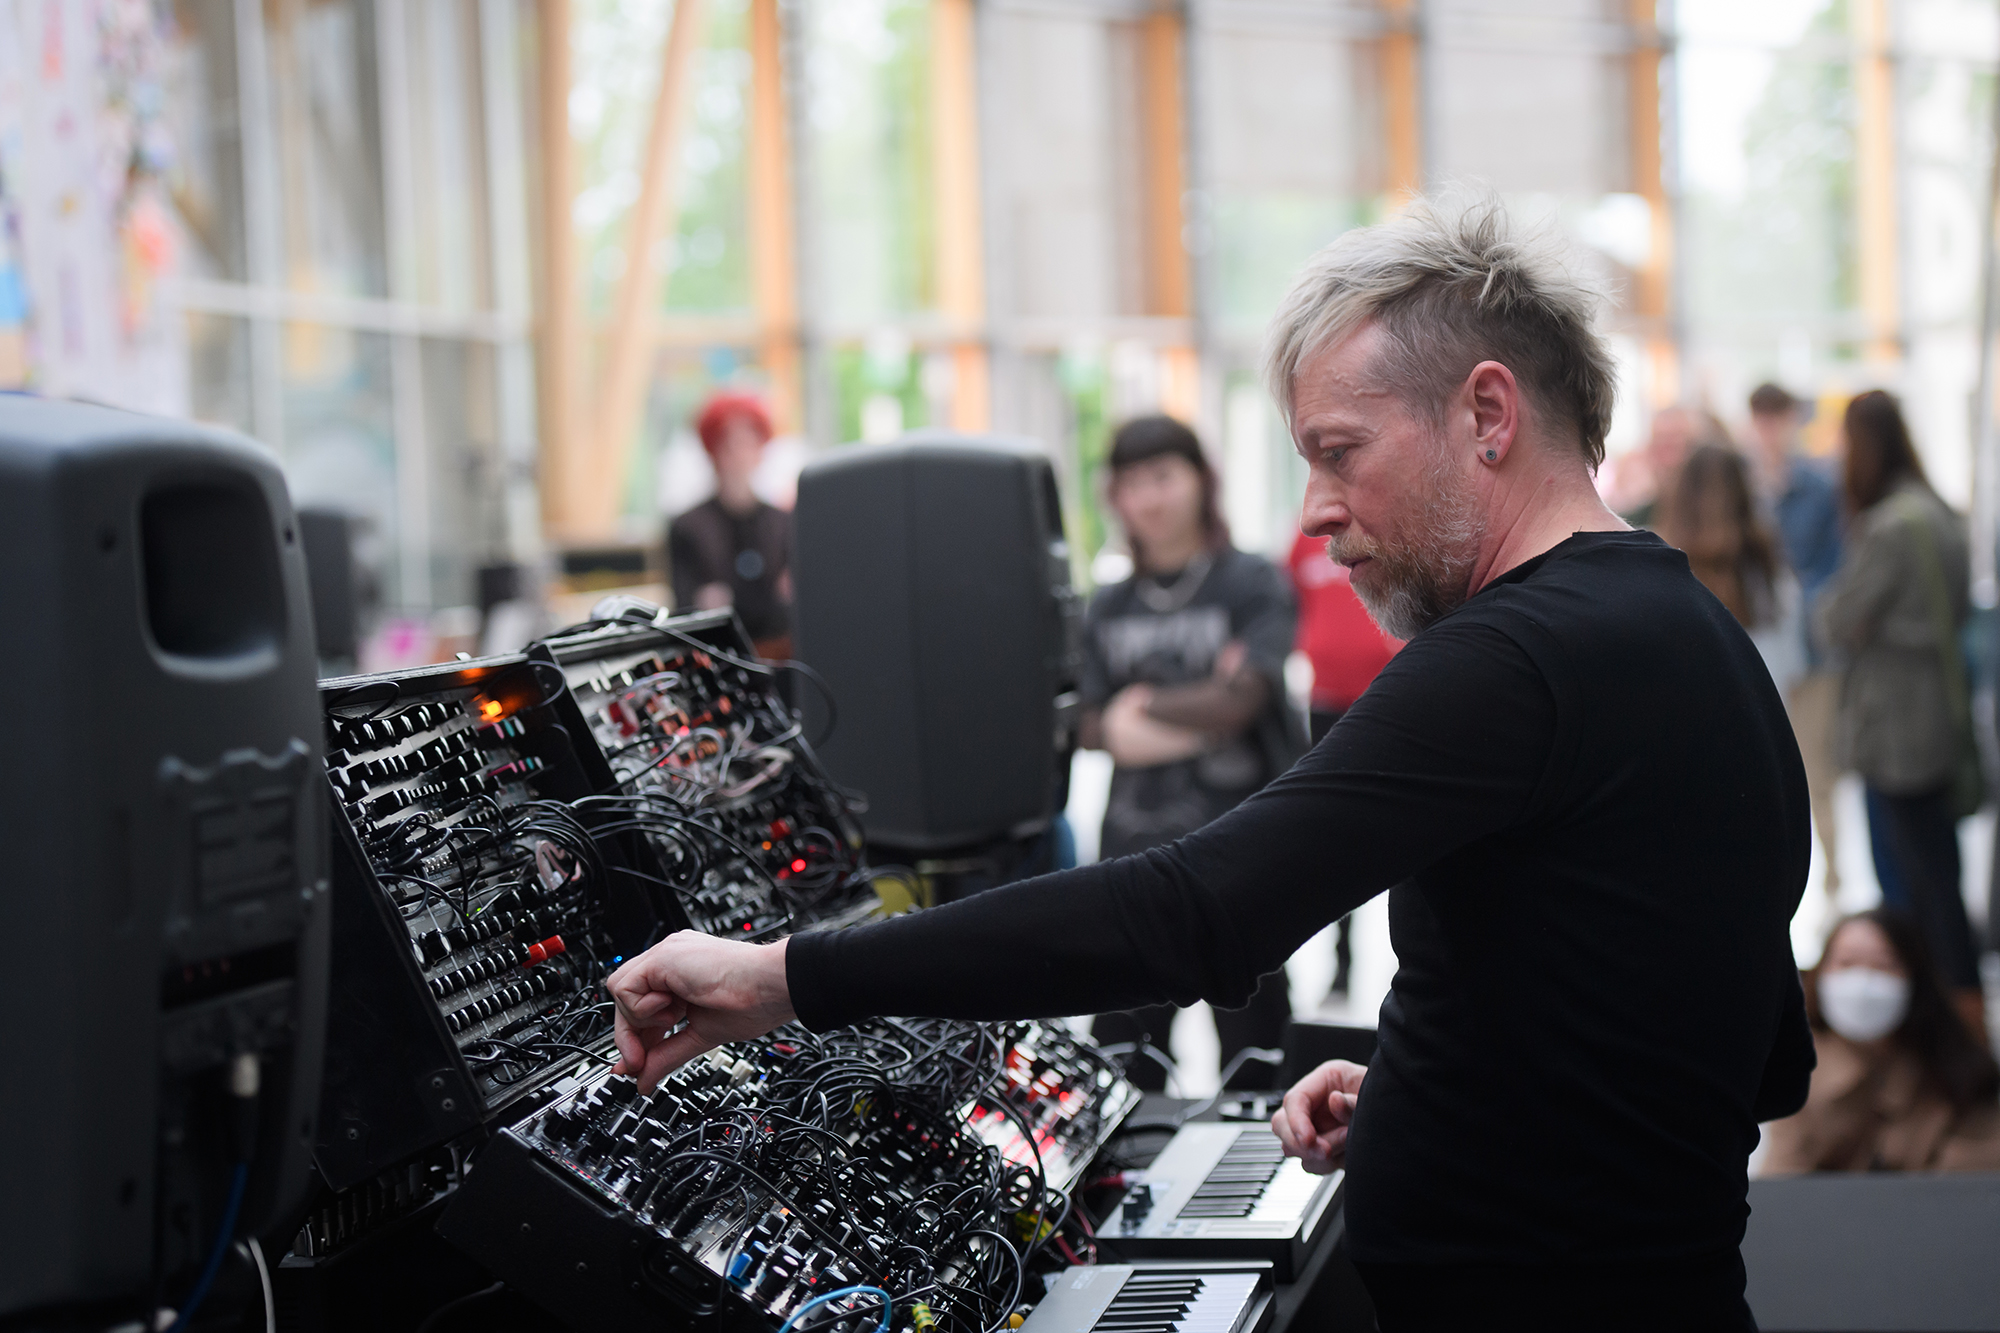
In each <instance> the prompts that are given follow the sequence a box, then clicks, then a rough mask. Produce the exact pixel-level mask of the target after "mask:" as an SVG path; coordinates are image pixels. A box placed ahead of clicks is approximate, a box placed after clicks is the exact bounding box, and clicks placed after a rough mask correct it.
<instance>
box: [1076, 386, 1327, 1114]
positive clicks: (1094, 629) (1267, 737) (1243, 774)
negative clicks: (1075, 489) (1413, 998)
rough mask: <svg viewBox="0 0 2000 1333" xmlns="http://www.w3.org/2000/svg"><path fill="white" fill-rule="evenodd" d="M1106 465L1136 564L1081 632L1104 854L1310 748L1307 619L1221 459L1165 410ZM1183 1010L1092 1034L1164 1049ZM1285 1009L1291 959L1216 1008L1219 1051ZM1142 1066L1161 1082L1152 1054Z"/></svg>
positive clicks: (1214, 809)
mask: <svg viewBox="0 0 2000 1333" xmlns="http://www.w3.org/2000/svg"><path fill="white" fill-rule="evenodd" d="M1110 464H1111V468H1110V472H1111V476H1110V488H1109V489H1110V500H1111V507H1112V509H1113V510H1114V511H1116V513H1117V515H1118V521H1119V523H1120V524H1121V525H1122V526H1123V528H1124V530H1125V540H1126V542H1127V544H1128V545H1129V546H1130V547H1131V551H1132V566H1133V568H1132V576H1131V577H1130V578H1128V579H1126V580H1125V581H1123V582H1122V583H1115V584H1112V585H1110V586H1108V587H1105V588H1100V589H1099V590H1098V592H1097V595H1096V596H1095V597H1094V598H1093V599H1092V600H1091V603H1090V611H1089V614H1088V616H1087V617H1086V619H1085V622H1084V646H1083V662H1084V666H1083V707H1084V716H1083V734H1082V739H1083V744H1084V745H1085V746H1086V747H1088V748H1091V749H1100V750H1108V751H1110V753H1111V758H1112V762H1113V764H1114V765H1115V767H1114V768H1113V770H1112V776H1111V796H1110V800H1109V803H1108V804H1107V806H1106V807H1105V812H1104V830H1103V837H1102V841H1101V844H1100V846H1101V853H1100V854H1101V855H1103V856H1105V857H1114V856H1129V855H1131V854H1133V853H1135V852H1142V851H1145V850H1146V849H1147V848H1150V847H1159V846H1164V845H1165V844H1167V843H1170V842H1173V841H1174V840H1175V839H1177V838H1180V837H1182V836H1183V835H1185V834H1188V833H1192V832H1194V831H1195V830H1196V829H1198V828H1200V827H1201V826H1202V825H1204V824H1206V823H1208V822H1209V821H1210V820H1212V819H1214V818H1215V817H1216V816H1218V815H1221V814H1224V813H1226V812H1227V811H1229V810H1231V809H1233V808H1234V807H1235V806H1236V804H1237V803H1238V802H1240V801H1242V800H1243V798H1244V797H1246V796H1249V795H1250V794H1251V793H1253V792H1255V791H1256V790H1257V789H1258V788H1259V787H1262V786H1263V785H1264V784H1265V783H1267V782H1269V781H1270V780H1271V779H1272V778H1274V777H1277V776H1278V774H1280V773H1282V772H1284V771H1285V770H1286V769H1287V768H1289V767H1291V765H1292V763H1293V761H1294V760H1296V759H1297V758H1298V756H1299V754H1300V753H1302V752H1303V749H1304V746H1303V740H1304V738H1303V736H1301V735H1299V734H1298V732H1299V730H1300V729H1299V727H1298V726H1297V724H1296V723H1294V722H1293V721H1292V719H1291V718H1290V717H1289V715H1288V710H1287V709H1286V707H1285V682H1284V670H1285V657H1286V655H1287V654H1289V653H1290V652H1291V649H1292V638H1293V633H1294V630H1295V627H1296V624H1297V608H1296V604H1295V602H1294V600H1293V596H1292V590H1291V587H1290V585H1289V583H1288V582H1287V580H1286V578H1285V576H1284V575H1283V574H1282V573H1281V572H1280V571H1279V570H1278V568H1277V567H1276V566H1274V565H1273V564H1271V562H1270V561H1268V560H1264V559H1262V558H1260V557H1258V556H1254V555H1251V554H1249V553H1247V552H1244V551H1239V550H1237V549H1236V548H1235V547H1234V546H1232V545H1231V544H1230V541H1229V529H1228V527H1227V525H1226V524H1224V522H1223V520H1222V515H1221V511H1220V509H1219V507H1218V503H1217V492H1218V490H1219V487H1218V484H1217V481H1216V475H1215V469H1214V468H1213V467H1212V466H1210V464H1209V462H1208V459H1207V457H1206V456H1204V455H1203V453H1202V451H1201V443H1200V441H1199V440H1197V439H1196V438H1195V434H1194V432H1193V431H1192V430H1189V429H1188V428H1187V427H1186V426H1184V425H1182V424H1181V423H1180V422H1178V421H1175V420H1174V419H1173V418H1171V417H1165V416H1151V417H1139V418H1137V419H1135V420H1132V421H1128V422H1126V423H1125V425H1124V426H1122V427H1121V428H1120V429H1119V431H1118V433H1117V435H1116V436H1115V437H1114V439H1113V441H1112V445H1111V459H1110ZM1173 1016H1174V1009H1173V1007H1172V1006H1171V1005H1159V1006H1155V1007H1153V1008H1148V1009H1139V1010H1133V1011H1131V1012H1129V1013H1118V1014H1102V1015H1099V1017H1098V1019H1097V1023H1096V1026H1095V1028H1094V1030H1093V1031H1094V1036H1095V1039H1096V1040H1097V1041H1098V1042H1099V1043H1101V1044H1106V1045H1111V1044H1116V1043H1121V1042H1150V1044H1152V1045H1153V1046H1155V1047H1159V1048H1163V1047H1165V1046H1166V1044H1167V1031H1168V1028H1169V1027H1170V1026H1171V1025H1172V1022H1173ZM1290 1017H1291V1002H1290V999H1289V998H1288V996H1287V994H1286V991H1285V977H1284V973H1283V972H1282V971H1280V972H1274V973H1272V974H1270V975H1269V976H1266V977H1265V978H1264V979H1263V980H1262V982H1260V983H1259V985H1258V987H1257V991H1256V994H1255V995H1253V996H1252V997H1251V1000H1250V1003H1249V1005H1248V1006H1247V1007H1245V1008H1243V1009H1239V1010H1217V1011H1216V1015H1215V1026H1216V1034H1217V1036H1218V1037H1219V1038H1220V1039H1221V1044H1222V1060H1223V1063H1224V1065H1225V1066H1226V1065H1227V1064H1228V1062H1229V1061H1230V1059H1231V1058H1232V1057H1233V1056H1234V1055H1236V1053H1237V1052H1239V1051H1241V1050H1243V1049H1244V1048H1245V1047H1250V1046H1262V1047H1275V1046H1277V1045H1278V1044H1279V1042H1280V1041H1281V1040H1282V1039H1283V1037H1284V1028H1285V1021H1286V1020H1287V1019H1288V1018H1290ZM1275 1072H1276V1071H1275V1070H1271V1069H1261V1070H1259V1069H1253V1068H1251V1067H1249V1066H1244V1067H1242V1068H1241V1072H1240V1074H1239V1076H1238V1078H1237V1079H1236V1080H1235V1081H1236V1083H1237V1085H1238V1086H1267V1085H1268V1079H1269V1078H1270V1077H1271V1076H1272V1075H1273V1074H1275ZM1133 1076H1134V1078H1135V1079H1136V1080H1138V1081H1139V1082H1140V1083H1141V1085H1142V1086H1153V1087H1159V1086H1162V1085H1163V1084H1164V1075H1163V1071H1162V1070H1161V1069H1160V1068H1158V1067H1157V1065H1153V1064H1151V1063H1149V1062H1148V1061H1147V1060H1145V1059H1143V1058H1142V1059H1139V1060H1137V1061H1136V1062H1134V1065H1133ZM1260 1077H1261V1078H1262V1079H1263V1080H1265V1081H1264V1082H1259V1078H1260Z"/></svg>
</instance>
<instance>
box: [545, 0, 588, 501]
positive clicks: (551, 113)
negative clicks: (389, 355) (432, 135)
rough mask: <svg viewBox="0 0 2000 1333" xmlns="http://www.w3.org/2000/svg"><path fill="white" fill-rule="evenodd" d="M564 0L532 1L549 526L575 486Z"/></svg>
mask: <svg viewBox="0 0 2000 1333" xmlns="http://www.w3.org/2000/svg"><path fill="white" fill-rule="evenodd" d="M569 24H570V7H569V0H538V2H537V4H536V6H535V37H536V45H537V46H538V47H539V48H540V50H539V52H538V54H539V56H540V70H539V75H540V77H539V81H538V82H539V87H538V88H537V90H536V117H537V119H538V120H539V122H540V124H539V126H538V127H537V128H538V130H539V134H540V138H541V158H542V193H541V199H540V201H539V203H540V210H541V217H540V219H539V221H540V223H541V233H542V271H541V284H540V286H541V289H540V291H538V292H537V293H536V297H537V299H538V303H539V304H540V306H541V309H540V311H539V312H538V314H539V316H540V318H539V320H538V327H537V346H536V349H535V351H536V356H535V371H536V377H535V378H536V395H535V397H536V403H535V415H536V419H537V426H538V428H539V434H540V436H541V451H540V452H541V493H542V521H543V523H544V525H545V526H546V527H548V528H549V529H551V530H553V531H557V532H562V531H566V530H568V529H570V528H571V527H573V526H574V518H573V515H572V506H573V505H574V504H575V495H576V488H575V485H574V484H573V482H572V478H573V477H574V475H575V472H576V460H575V452H576V444H577V441H576V433H577V432H576V384H577V367H578V365H579V363H580V357H579V356H578V352H579V350H580V349H579V345H578V340H579V338H580V337H581V333H582V320H581V319H580V318H579V316H580V314H581V312H580V311H579V309H578V307H577V302H578V292H577V263H576V233H575V228H574V225H573V223H572V221H571V218H570V210H571V207H572V205H573V204H574V202H575V199H576V164H575V153H574V150H573V147H572V145H571V142H570V134H569V92H570V52H569Z"/></svg>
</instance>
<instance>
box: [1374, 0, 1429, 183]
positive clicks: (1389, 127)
mask: <svg viewBox="0 0 2000 1333" xmlns="http://www.w3.org/2000/svg"><path fill="white" fill-rule="evenodd" d="M1381 5H1382V12H1383V18H1384V25H1385V26H1384V30H1383V33H1382V41H1381V45H1380V47H1379V49H1378V52H1377V60H1378V62H1379V66H1378V68H1379V74H1380V78H1381V87H1382V193H1383V194H1384V195H1385V196H1387V198H1388V200H1389V205H1390V207H1391V208H1398V207H1400V206H1401V205H1403V204H1404V203H1406V202H1408V201H1409V200H1411V199H1414V198H1415V197H1416V196H1418V195H1420V194H1422V193H1423V192H1424V101H1423V93H1424V79H1423V51H1422V49H1421V46H1420V37H1419V33H1418V29H1417V0H1381Z"/></svg>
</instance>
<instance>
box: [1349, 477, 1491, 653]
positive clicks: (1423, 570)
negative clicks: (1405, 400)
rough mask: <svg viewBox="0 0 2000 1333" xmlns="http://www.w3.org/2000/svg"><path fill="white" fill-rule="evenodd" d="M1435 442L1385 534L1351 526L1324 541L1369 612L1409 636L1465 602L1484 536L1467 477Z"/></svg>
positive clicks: (1385, 626)
mask: <svg viewBox="0 0 2000 1333" xmlns="http://www.w3.org/2000/svg"><path fill="white" fill-rule="evenodd" d="M1433 443H1434V445H1435V448H1436V455H1435V457H1434V459H1433V462H1432V465H1431V467H1430V468H1429V469H1428V470H1427V472H1428V475H1426V476H1425V477H1423V478H1422V479H1421V481H1420V482H1419V484H1418V485H1417V486H1415V487H1413V488H1412V490H1411V492H1409V501H1408V504H1407V506H1406V508H1405V512H1403V513H1401V514H1399V515H1397V516H1396V519H1395V521H1394V522H1392V523H1391V524H1390V525H1389V532H1388V535H1387V536H1382V537H1370V536H1368V535H1366V534H1364V533H1361V532H1357V531H1355V530H1354V529H1353V528H1350V529H1348V530H1347V531H1346V532H1343V533H1341V534H1339V535H1338V536H1333V537H1329V538H1327V543H1326V549H1327V554H1328V555H1330V556H1332V557H1333V559H1334V560H1335V561H1337V562H1339V563H1340V564H1343V565H1349V566H1354V569H1353V588H1354V592H1355V595H1356V596H1358V597H1359V598H1360V599H1361V604H1362V605H1363V606H1364V607H1366V608H1367V609H1368V614H1369V615H1371V616H1373V617H1374V618H1375V623H1376V624H1377V625H1380V626H1381V627H1382V630H1383V632H1384V633H1386V634H1389V635H1392V636H1393V637H1395V638H1398V639H1409V638H1413V637H1415V636H1416V635H1417V634H1418V633H1419V632H1420V631H1422V630H1425V629H1428V628H1429V627H1430V626H1431V625H1433V624H1435V623H1436V622H1437V621H1438V620H1440V619H1442V618H1443V617H1444V616H1445V615H1446V614H1448V613H1449V612H1451V611H1454V610H1456V609H1458V607H1459V606H1461V605H1462V604H1463V603H1464V602H1465V599H1466V597H1467V596H1468V595H1469V593H1470V587H1471V582H1472V566H1473V563H1474V561H1475V559H1476V558H1477V556H1478V553H1479V543H1480V540H1481V539H1482V538H1483V537H1484V536H1485V522H1484V518H1483V515H1482V514H1481V513H1480V509H1479V505H1478V502H1477V498H1476V497H1475V495H1474V493H1473V490H1472V486H1471V484H1470V482H1469V480H1468V479H1467V478H1466V477H1465V476H1464V475H1463V474H1462V473H1460V472H1458V471H1456V470H1454V469H1453V468H1452V467H1451V466H1450V463H1449V460H1448V459H1447V457H1446V455H1445V451H1444V442H1443V441H1442V440H1438V441H1434V442H1433ZM1378 526H1379V524H1378ZM1357 562H1360V563H1358V564H1357Z"/></svg>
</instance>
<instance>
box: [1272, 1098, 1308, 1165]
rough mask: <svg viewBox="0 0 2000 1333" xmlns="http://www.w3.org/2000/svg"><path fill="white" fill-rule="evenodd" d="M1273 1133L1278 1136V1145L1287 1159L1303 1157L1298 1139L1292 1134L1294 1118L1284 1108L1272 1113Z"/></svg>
mask: <svg viewBox="0 0 2000 1333" xmlns="http://www.w3.org/2000/svg"><path fill="white" fill-rule="evenodd" d="M1271 1132H1272V1133H1273V1134H1276V1135H1277V1136H1278V1143H1279V1145H1280V1146H1282V1147H1283V1148H1284V1150H1285V1155H1286V1156H1287V1157H1298V1156H1300V1155H1301V1153H1300V1149H1299V1141H1298V1137H1297V1136H1296V1135H1294V1134H1293V1133H1292V1118H1291V1116H1290V1115H1289V1114H1287V1113H1286V1111H1285V1109H1284V1108H1283V1107H1279V1108H1278V1109H1277V1110H1276V1111H1273V1112H1272V1113H1271Z"/></svg>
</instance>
